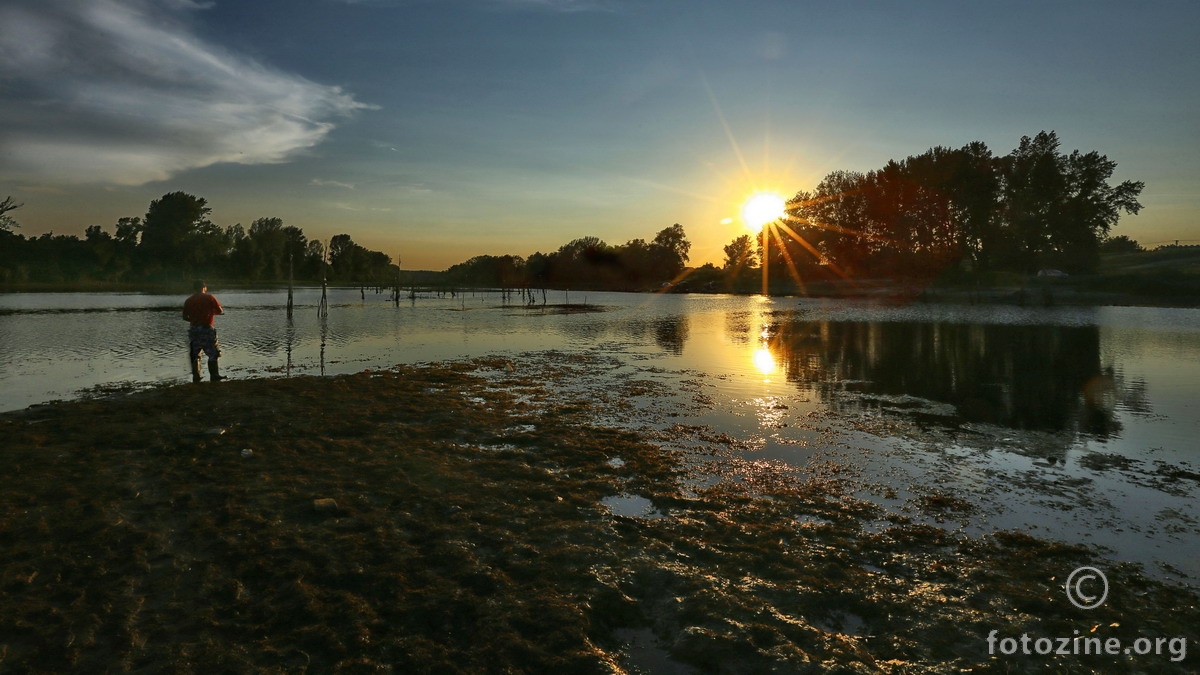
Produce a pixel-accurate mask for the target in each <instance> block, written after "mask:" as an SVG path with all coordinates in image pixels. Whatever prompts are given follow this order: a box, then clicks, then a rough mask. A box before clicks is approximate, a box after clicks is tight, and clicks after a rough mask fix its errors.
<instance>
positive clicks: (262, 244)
mask: <svg viewBox="0 0 1200 675" xmlns="http://www.w3.org/2000/svg"><path fill="white" fill-rule="evenodd" d="M20 207H21V204H17V203H15V202H14V201H13V199H12V197H8V198H6V199H5V200H4V201H3V202H0V283H13V284H22V283H49V284H57V283H86V282H114V283H147V282H148V283H164V282H176V281H179V280H184V279H191V278H195V277H207V278H220V279H224V280H229V281H240V282H280V281H285V280H287V279H288V278H289V276H292V277H293V278H294V279H296V280H297V281H301V282H305V281H307V282H319V281H321V280H322V279H323V278H327V279H328V280H330V281H332V282H352V283H360V284H370V285H380V286H382V285H390V284H391V283H394V281H395V278H396V272H397V270H398V268H397V266H396V265H395V264H393V263H392V260H391V258H390V257H389V256H388V255H386V254H384V253H381V252H379V251H371V250H368V249H366V248H364V247H363V246H360V245H358V244H356V243H354V240H353V239H352V238H351V237H350V235H348V234H339V235H337V236H334V237H333V238H331V239H330V240H329V243H328V244H326V243H325V242H322V241H321V240H319V239H308V238H307V237H306V236H305V235H304V232H303V230H301V229H300V228H298V227H293V226H285V225H284V224H283V220H282V219H281V218H259V219H257V220H255V221H254V222H253V223H251V224H250V227H249V229H246V228H245V227H243V226H242V225H241V224H240V223H239V224H237V225H231V226H229V227H226V228H224V229H222V228H220V227H218V226H217V225H215V224H214V223H213V222H212V221H211V220H209V214H210V213H211V212H212V209H211V208H210V207H209V206H208V202H207V200H205V199H204V198H203V197H196V196H194V195H190V194H187V193H184V192H172V193H169V194H165V195H163V196H162V197H161V198H159V199H156V200H154V201H152V202H150V207H149V209H148V210H147V211H146V215H145V217H126V218H120V219H118V220H117V222H116V224H115V226H114V227H113V231H111V232H109V231H106V230H105V229H104V228H102V227H101V226H99V225H92V226H90V227H88V228H87V230H86V231H85V233H84V237H83V238H82V239H80V238H79V237H76V236H68V235H55V234H53V233H46V234H43V235H41V236H38V237H30V238H26V237H25V236H23V235H21V234H19V233H17V232H15V231H14V230H16V229H18V228H19V227H20V226H19V225H18V224H17V222H16V220H15V219H14V218H13V216H12V215H11V212H13V211H15V210H16V209H18V208H20Z"/></svg>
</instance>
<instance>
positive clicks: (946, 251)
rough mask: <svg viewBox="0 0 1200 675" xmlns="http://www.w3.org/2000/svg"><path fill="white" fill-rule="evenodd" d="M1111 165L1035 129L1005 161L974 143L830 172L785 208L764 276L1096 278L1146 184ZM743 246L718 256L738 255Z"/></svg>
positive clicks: (1135, 207) (1100, 157) (1134, 209)
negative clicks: (975, 273) (1067, 150)
mask: <svg viewBox="0 0 1200 675" xmlns="http://www.w3.org/2000/svg"><path fill="white" fill-rule="evenodd" d="M1115 169H1116V163H1115V162H1113V161H1111V160H1109V159H1108V158H1107V157H1105V156H1103V155H1100V154H1099V153H1097V152H1089V153H1081V152H1079V151H1078V150H1076V151H1074V152H1072V153H1071V154H1069V155H1068V154H1063V153H1060V152H1059V140H1058V137H1057V135H1055V133H1054V132H1045V131H1043V132H1041V133H1039V134H1037V135H1036V136H1034V137H1032V138H1030V137H1028V136H1026V137H1024V138H1022V139H1021V142H1020V145H1019V146H1018V147H1017V148H1016V149H1015V150H1013V151H1012V152H1011V153H1010V154H1009V155H1007V156H1005V157H996V156H993V155H992V153H991V151H990V150H989V149H988V147H987V146H986V145H985V144H983V143H980V142H975V143H970V144H968V145H966V146H964V147H962V148H960V149H957V150H952V149H948V148H943V147H936V148H931V149H930V150H928V151H927V152H925V153H923V154H920V155H917V156H913V157H909V158H907V159H905V160H902V161H899V162H897V161H891V162H888V163H887V165H886V166H884V167H883V168H882V169H878V170H875V171H871V172H868V173H858V172H852V171H835V172H833V173H830V174H829V175H828V176H826V177H825V179H824V180H822V181H821V183H820V184H819V185H817V187H816V188H815V189H814V190H813V191H811V192H808V191H801V192H799V193H797V194H796V196H795V197H794V198H793V199H792V200H791V202H790V203H789V204H788V209H787V218H786V219H785V221H786V222H785V223H784V226H781V227H779V228H777V232H776V233H775V236H773V238H772V239H771V243H770V250H769V251H768V253H769V258H770V263H771V267H772V269H771V270H770V272H771V273H772V275H774V274H775V273H776V271H775V266H776V265H779V273H781V274H786V273H793V276H798V277H800V278H803V277H805V276H806V272H807V273H809V274H810V275H811V274H812V273H814V272H815V271H816V268H824V269H825V270H826V271H831V272H833V273H835V274H837V275H839V276H872V277H894V278H919V277H923V276H927V275H929V274H931V273H936V272H938V271H941V270H944V269H947V268H948V267H951V266H961V267H967V268H973V269H976V270H981V271H998V270H1004V271H1013V272H1021V273H1032V272H1036V271H1038V270H1040V269H1045V268H1055V269H1061V270H1064V271H1067V272H1072V273H1076V272H1090V271H1094V270H1095V268H1096V265H1097V264H1098V262H1099V254H1100V250H1101V249H1100V246H1101V243H1102V242H1103V241H1105V237H1106V235H1107V234H1108V232H1109V230H1110V229H1111V228H1112V227H1113V226H1114V225H1116V223H1117V220H1118V218H1119V217H1120V214H1121V213H1130V214H1135V213H1137V212H1138V211H1139V210H1140V209H1141V204H1139V203H1138V201H1137V197H1138V195H1139V194H1140V193H1141V191H1142V188H1143V187H1144V184H1143V183H1141V182H1136V181H1125V182H1123V183H1120V184H1119V185H1115V186H1113V185H1110V184H1109V179H1110V178H1111V177H1112V175H1113V171H1114V170H1115ZM735 244H736V242H735ZM742 248H743V247H742V246H737V247H735V249H736V250H734V251H733V252H731V251H730V249H728V248H727V249H726V252H727V254H728V255H730V256H731V257H737V256H738V255H742V254H741V251H742ZM758 248H759V249H761V245H760V246H759V247H758ZM760 252H761V251H760Z"/></svg>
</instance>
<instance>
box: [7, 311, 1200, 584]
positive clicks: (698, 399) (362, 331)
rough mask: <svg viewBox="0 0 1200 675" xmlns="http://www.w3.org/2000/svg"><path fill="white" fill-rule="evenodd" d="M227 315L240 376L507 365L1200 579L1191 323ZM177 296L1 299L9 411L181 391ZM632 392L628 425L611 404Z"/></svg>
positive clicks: (759, 463) (778, 456) (1194, 331)
mask: <svg viewBox="0 0 1200 675" xmlns="http://www.w3.org/2000/svg"><path fill="white" fill-rule="evenodd" d="M217 295H218V297H219V298H220V299H221V301H222V303H223V304H224V305H225V307H226V312H227V313H226V315H224V316H222V317H219V318H218V319H217V327H218V331H219V335H220V341H221V344H222V347H223V350H224V356H223V358H222V360H221V363H222V367H223V371H224V372H225V373H226V374H227V375H230V376H232V377H274V376H288V375H296V374H339V373H349V372H357V371H360V370H364V369H368V368H370V369H374V368H385V367H388V366H392V365H395V364H399V363H419V362H426V361H439V360H446V359H460V358H471V357H481V356H495V355H499V356H501V357H503V358H504V359H505V360H506V361H508V362H510V363H512V364H513V366H512V367H513V368H516V369H529V368H533V369H537V368H543V369H546V372H547V373H550V372H551V371H553V372H554V373H556V375H555V376H553V377H552V376H550V375H549V374H548V375H547V384H548V386H551V387H552V388H554V387H557V388H560V389H562V391H563V393H564V395H580V394H581V393H582V394H584V395H588V396H593V397H596V398H597V399H605V398H606V397H608V399H610V400H607V401H606V404H607V407H606V408H604V409H605V410H608V411H610V413H608V414H606V419H604V420H601V421H602V422H605V423H610V424H621V425H626V426H630V427H633V428H636V429H638V430H642V431H647V432H649V433H656V434H657V436H656V437H657V438H658V439H659V440H661V441H662V442H664V443H667V444H669V445H676V446H678V447H683V448H687V449H688V450H689V451H690V452H692V453H693V454H694V455H696V456H697V457H702V458H705V461H707V462H708V463H709V464H710V465H716V464H719V465H721V467H722V469H723V470H728V471H729V472H731V473H733V474H737V475H741V476H743V477H748V478H752V477H753V474H754V473H755V472H756V471H776V470H779V469H780V468H781V467H783V468H784V469H790V470H799V471H801V472H804V471H816V470H818V469H819V470H821V471H833V472H835V473H836V474H837V475H838V476H839V477H841V478H843V479H845V480H847V481H850V482H851V483H852V485H853V486H854V487H853V491H854V493H855V495H856V496H859V497H862V498H866V499H870V500H872V501H875V502H877V503H879V504H881V505H883V506H884V507H885V508H887V509H889V510H891V511H893V512H898V513H902V514H906V515H908V516H910V517H912V518H913V519H914V520H917V521H926V522H933V523H938V524H940V525H941V526H943V527H947V528H948V529H955V530H961V531H963V532H966V533H969V534H984V533H987V532H991V531H994V530H996V529H998V528H1003V529H1019V530H1023V531H1028V532H1031V533H1033V534H1036V535H1040V536H1046V537H1052V538H1056V539H1061V540H1065V541H1070V542H1082V543H1088V544H1095V545H1098V546H1101V547H1104V553H1103V554H1102V556H1103V557H1104V559H1105V560H1108V559H1115V560H1128V561H1134V562H1138V563H1142V564H1144V565H1146V567H1147V570H1148V572H1150V573H1152V574H1155V575H1160V576H1167V577H1173V578H1185V577H1190V578H1192V579H1193V580H1194V578H1195V576H1196V575H1198V574H1200V562H1198V561H1200V520H1198V519H1197V515H1196V511H1195V503H1196V501H1195V499H1196V497H1197V496H1198V492H1200V488H1198V486H1200V446H1198V442H1197V441H1198V439H1200V411H1198V410H1197V403H1196V399H1197V394H1198V393H1200V310H1193V309H1166V308H1137V307H1100V308H1082V307H1057V308H1018V307H1007V306H957V305H923V304H913V305H907V306H879V305H872V304H868V303H851V302H837V301H826V300H812V299H797V298H775V299H764V298H760V297H738V296H706V295H637V294H620V293H582V292H572V293H570V294H566V293H564V292H562V291H552V292H550V293H549V294H548V296H547V300H548V303H549V305H551V306H550V307H546V308H542V307H541V306H540V305H541V296H540V295H539V296H538V298H537V300H538V305H535V306H534V307H532V308H521V307H513V306H505V303H504V302H503V301H502V300H501V298H500V296H499V295H497V294H495V293H479V294H472V293H467V294H459V295H457V296H455V297H438V296H434V295H422V296H419V297H417V298H416V299H414V300H411V301H410V300H409V299H408V298H405V299H404V300H403V301H402V302H401V303H400V305H399V306H396V305H394V304H392V303H390V302H388V301H387V299H386V296H385V295H377V294H374V293H371V292H367V293H366V295H365V298H364V297H362V296H361V295H360V292H359V291H358V290H357V289H354V290H349V289H335V290H331V291H330V298H329V312H328V317H327V318H324V319H322V318H321V317H319V315H318V311H317V306H318V301H319V297H320V290H319V289H312V288H306V289H299V290H298V291H297V294H296V307H295V311H294V314H293V316H292V318H290V319H289V318H288V316H287V313H286V311H285V302H286V291H262V292H260V291H255V292H239V291H229V292H218V293H217ZM182 300H183V298H182V297H178V296H160V295H145V294H0V410H15V409H20V408H24V407H27V406H29V405H33V404H39V403H45V402H48V401H52V400H56V399H70V398H74V397H77V396H79V395H81V393H86V392H88V391H96V390H104V389H106V388H109V387H113V386H117V387H120V386H127V385H133V386H143V385H152V384H163V383H174V382H178V383H184V382H186V381H187V380H188V379H189V373H188V367H187V364H186V357H185V350H186V337H185V332H186V324H185V323H184V322H183V321H182V319H181V318H180V306H181V303H182ZM559 303H574V304H586V305H588V306H590V307H591V308H592V309H596V310H602V311H589V312H574V313H564V312H562V311H558V310H555V309H554V307H553V305H555V304H559ZM564 373H566V374H565V375H564ZM498 377H499V375H498ZM616 383H620V384H621V386H620V387H617V386H614V385H615V384H616ZM631 384H635V385H637V386H636V387H633V388H631V387H630V385H631ZM189 386H190V385H189ZM630 391H637V392H638V393H637V395H636V397H635V398H636V400H635V401H633V402H634V404H635V405H633V406H630V405H629V402H630V401H629V400H625V401H617V400H611V399H612V398H613V397H614V396H618V395H619V396H624V397H626V399H628V392H630ZM830 467H833V468H832V469H831V468H830ZM622 500H624V501H622ZM947 500H950V501H947ZM953 500H961V501H953ZM622 503H625V504H628V505H630V508H632V509H638V510H640V512H639V513H636V514H632V515H640V516H643V517H645V516H649V515H658V514H651V512H650V510H649V509H648V505H647V504H644V503H641V502H639V501H638V497H637V496H636V495H625V496H614V501H613V502H612V503H611V504H610V506H611V507H612V508H614V509H617V508H621V506H620V505H621V504H622ZM931 504H942V505H945V504H951V505H952V506H954V505H955V504H958V505H959V506H960V507H961V508H959V507H955V508H950V509H949V510H946V509H945V508H942V509H940V510H939V509H937V508H930V505H931ZM963 505H970V507H969V508H968V507H967V506H963ZM1066 572H1069V570H1065V571H1064V574H1066Z"/></svg>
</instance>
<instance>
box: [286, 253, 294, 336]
mask: <svg viewBox="0 0 1200 675" xmlns="http://www.w3.org/2000/svg"><path fill="white" fill-rule="evenodd" d="M292 257H293V256H292V252H291V251H288V304H287V315H288V318H289V319H290V318H292V283H293V279H292V278H293V276H295V275H294V272H295V270H294V268H295V265H293V264H292ZM289 348H290V345H289Z"/></svg>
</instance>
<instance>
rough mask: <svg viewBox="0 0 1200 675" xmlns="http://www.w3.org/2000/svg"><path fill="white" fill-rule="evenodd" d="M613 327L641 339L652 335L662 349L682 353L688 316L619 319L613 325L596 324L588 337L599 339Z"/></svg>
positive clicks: (630, 336) (685, 340)
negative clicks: (619, 320)
mask: <svg viewBox="0 0 1200 675" xmlns="http://www.w3.org/2000/svg"><path fill="white" fill-rule="evenodd" d="M613 329H615V331H616V332H618V333H619V334H621V335H624V336H626V337H629V338H632V339H634V340H636V341H639V342H640V341H642V340H644V339H646V338H647V337H652V338H653V339H654V342H655V343H656V344H657V345H658V346H659V347H660V348H662V349H663V350H665V351H667V352H670V353H672V354H675V355H676V356H678V355H680V354H683V345H684V343H686V342H687V339H688V317H687V315H686V314H680V315H678V316H668V317H661V318H657V319H654V318H641V319H629V320H626V321H621V322H620V323H618V324H615V326H613V325H610V324H596V325H594V326H593V327H591V329H590V333H589V334H588V337H589V338H590V339H592V340H597V339H600V338H601V337H602V335H603V333H605V332H606V331H608V330H613Z"/></svg>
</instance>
